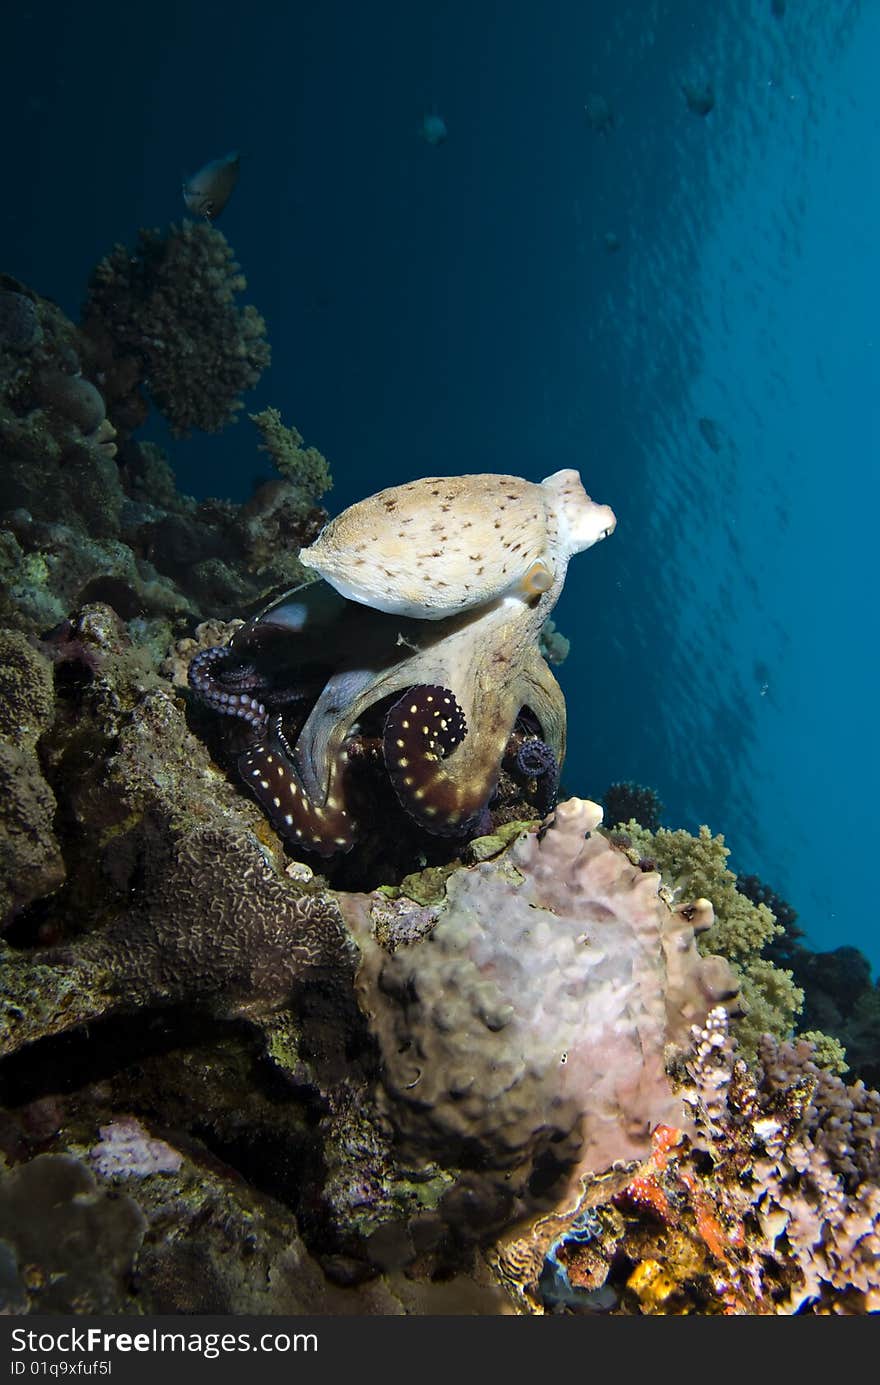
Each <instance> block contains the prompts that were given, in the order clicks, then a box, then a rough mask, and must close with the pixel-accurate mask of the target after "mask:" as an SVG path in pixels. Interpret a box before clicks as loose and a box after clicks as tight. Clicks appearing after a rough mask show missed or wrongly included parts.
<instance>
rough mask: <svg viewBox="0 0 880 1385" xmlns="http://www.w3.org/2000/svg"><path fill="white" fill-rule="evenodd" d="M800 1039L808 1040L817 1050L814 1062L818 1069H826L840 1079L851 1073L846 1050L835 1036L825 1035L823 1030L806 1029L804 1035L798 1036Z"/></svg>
mask: <svg viewBox="0 0 880 1385" xmlns="http://www.w3.org/2000/svg"><path fill="white" fill-rule="evenodd" d="M798 1038H799V1039H806V1040H807V1041H808V1042H809V1043H811V1044H812V1045H813V1048H814V1049H815V1052H814V1054H813V1062H814V1063H815V1064H816V1067H817V1068H825V1070H826V1071H827V1072H833V1073H835V1075H836V1076H838V1077H842V1076H843V1074H844V1073H845V1072H849V1063H848V1062H847V1061H846V1049H845V1048H844V1046H843V1044H842V1043H841V1042H840V1040H839V1039H835V1038H834V1036H833V1034H823V1033H822V1030H821V1029H805V1030H804V1032H803V1033H802V1034H799V1035H798Z"/></svg>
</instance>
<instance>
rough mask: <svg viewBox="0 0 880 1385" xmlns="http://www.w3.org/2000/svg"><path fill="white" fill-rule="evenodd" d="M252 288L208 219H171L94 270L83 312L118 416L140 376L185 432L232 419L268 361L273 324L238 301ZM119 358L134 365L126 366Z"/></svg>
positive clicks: (218, 426)
mask: <svg viewBox="0 0 880 1385" xmlns="http://www.w3.org/2000/svg"><path fill="white" fill-rule="evenodd" d="M245 287H246V280H245V278H244V275H243V274H242V273H241V271H240V268H239V266H238V264H237V263H236V261H235V259H234V257H233V253H232V250H231V248H230V246H229V243H228V241H227V240H226V237H225V236H224V235H223V234H222V232H220V231H218V230H216V229H215V228H214V227H213V226H209V225H208V224H207V223H204V222H197V223H193V222H188V221H185V222H183V224H182V225H180V226H175V225H172V226H171V227H169V229H168V231H167V233H166V234H165V235H164V236H163V235H162V234H161V233H160V232H158V231H141V233H140V243H139V245H138V247H137V250H136V251H135V253H134V254H131V252H130V251H129V250H128V249H127V248H126V247H125V246H122V245H118V246H116V248H115V249H114V250H112V251H111V253H110V254H109V255H108V256H106V258H105V259H103V260H102V261H101V262H100V264H99V265H98V266H97V268H96V269H95V270H94V272H93V274H92V278H91V282H90V285H89V296H88V299H87V301H86V304H85V307H84V310H83V330H84V331H85V332H86V334H87V335H88V336H89V337H91V339H92V340H93V341H94V343H95V345H96V348H97V350H98V354H99V357H102V358H103V364H104V365H105V367H106V372H107V380H108V390H109V391H110V394H111V396H112V399H111V412H112V405H113V400H115V399H118V398H122V399H126V398H127V397H128V396H129V395H130V394H131V393H132V391H133V389H134V386H135V384H136V383H137V380H138V379H139V378H140V379H142V380H143V383H144V385H145V387H146V389H147V392H148V393H149V395H150V398H151V399H152V401H153V403H154V404H155V405H156V408H157V409H158V410H159V411H160V413H163V414H164V415H165V417H166V418H167V419H168V422H169V424H170V425H171V429H172V432H173V433H175V434H176V435H178V436H180V435H182V434H186V433H188V432H189V431H190V429H192V428H201V429H203V430H204V431H205V432H207V433H216V432H219V430H220V429H221V428H224V427H225V426H226V424H227V423H230V422H232V420H233V419H235V417H236V416H237V414H238V412H239V410H240V409H241V408H242V407H243V403H242V399H241V395H242V393H243V392H244V391H245V390H248V389H251V388H252V387H253V386H254V385H255V384H256V383H257V380H258V379H259V378H260V375H261V374H262V372H263V371H264V370H265V369H266V367H267V366H268V364H269V359H270V352H269V345H268V342H267V341H266V324H265V322H264V321H263V319H262V317H261V316H260V314H259V313H258V312H257V310H256V308H254V307H252V306H251V305H250V304H246V305H245V306H244V307H240V306H239V305H238V304H237V302H236V298H237V296H238V294H239V293H241V292H242V290H243V289H244V288H245ZM120 357H121V358H123V360H125V361H129V362H131V363H132V368H131V369H129V370H128V371H123V370H122V369H121V365H120V359H119V358H120ZM138 363H139V364H138ZM121 421H122V420H121Z"/></svg>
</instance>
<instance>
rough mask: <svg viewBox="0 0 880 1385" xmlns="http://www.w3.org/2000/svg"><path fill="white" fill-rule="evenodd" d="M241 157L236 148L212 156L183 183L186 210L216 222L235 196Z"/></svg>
mask: <svg viewBox="0 0 880 1385" xmlns="http://www.w3.org/2000/svg"><path fill="white" fill-rule="evenodd" d="M240 163H241V159H240V157H239V155H238V152H237V151H236V150H233V152H232V153H231V154H226V155H225V157H224V158H222V159H212V160H211V162H210V163H207V164H205V165H204V166H203V167H202V168H200V169H199V171H198V173H194V174H193V175H192V177H191V178H187V179H186V180H185V182H184V184H183V200H184V202H185V203H186V209H187V211H189V212H192V213H193V215H194V216H203V217H205V218H206V219H207V220H208V221H214V220H215V219H216V218H217V217H218V216H219V215H220V213H221V212H222V210H223V208H224V207H225V206H226V203H227V202H228V201H229V199H230V197H231V196H232V190H233V188H234V187H235V185H236V183H237V182H238V170H239V165H240Z"/></svg>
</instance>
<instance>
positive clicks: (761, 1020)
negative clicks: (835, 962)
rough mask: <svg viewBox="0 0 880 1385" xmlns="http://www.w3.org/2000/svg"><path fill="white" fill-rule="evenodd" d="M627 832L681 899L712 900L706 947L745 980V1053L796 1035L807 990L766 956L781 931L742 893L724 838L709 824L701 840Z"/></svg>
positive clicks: (636, 828) (635, 829) (629, 827)
mask: <svg viewBox="0 0 880 1385" xmlns="http://www.w3.org/2000/svg"><path fill="white" fill-rule="evenodd" d="M623 834H624V838H625V840H626V841H627V842H628V843H629V845H630V850H631V851H632V852H633V853H634V855H635V856H636V857H638V858H642V859H647V860H649V861H651V862H653V863H654V864H656V867H657V869H658V870H659V871H660V874H661V875H662V877H663V880H664V883H665V884H666V885H667V886H668V887H669V888H670V889H671V890H672V891H673V894H674V895H675V896H676V897H678V896H681V897H682V898H685V899H694V898H696V897H698V896H704V897H705V898H706V899H709V900H711V901H712V905H713V907H714V909H715V922H714V924H713V926H712V928H711V930H710V931H709V932H708V933H707V934H706V936H705V938H704V939H703V941H702V944H701V945H702V946H705V947H706V948H708V949H711V950H712V951H713V952H718V953H720V954H721V955H722V956H723V957H727V958H728V959H729V960H730V961H731V962H732V963H733V965H734V967H735V968H736V970H737V973H738V975H739V976H740V978H741V981H742V998H743V1002H744V1009H745V1012H746V1013H745V1016H744V1018H743V1019H742V1020H741V1021H740V1024H739V1026H738V1029H737V1037H738V1038H739V1041H740V1043H741V1045H742V1046H743V1049H744V1050H745V1051H748V1052H754V1049H755V1045H756V1044H757V1041H758V1038H759V1036H760V1035H761V1034H763V1033H764V1032H765V1031H769V1032H771V1033H774V1034H776V1035H777V1036H779V1037H780V1038H784V1037H786V1036H787V1035H788V1034H790V1033H791V1028H792V1024H793V1022H794V1018H795V1016H796V1015H797V1014H798V1013H799V1012H800V1009H801V1006H802V1005H803V999H804V997H803V992H802V991H801V990H800V988H799V987H798V986H796V985H795V983H794V980H793V978H792V975H791V972H789V971H786V970H784V969H783V968H781V967H777V966H775V965H774V963H772V962H770V961H768V960H767V959H766V958H764V957H762V956H761V953H762V951H763V949H764V947H765V946H766V945H767V944H768V943H769V942H770V941H771V940H772V939H773V938H774V937H775V936H776V935H777V934H778V933H780V932H781V929H780V927H779V926H778V925H777V923H776V921H775V919H774V917H773V915H772V914H771V912H770V910H769V909H768V907H767V905H766V904H763V903H759V904H753V903H752V902H751V900H750V899H748V898H747V897H746V896H745V895H744V894H742V893H741V892H740V891H739V890H738V889H737V885H736V876H735V875H734V874H733V872H732V871H731V870H729V869H728V867H727V858H728V856H729V855H730V850H729V848H728V847H726V846H725V844H724V838H723V836H721V835H718V836H713V835H712V833H711V832H710V831H709V828H708V827H705V826H704V827H701V828H700V830H699V833H698V835H697V836H692V835H691V833H690V832H685V831H683V830H678V831H670V830H669V829H667V828H665V827H661V828H659V830H658V831H656V832H649V831H647V830H646V829H645V828H643V827H641V826H640V825H639V823H638V822H636V821H632V820H631V821H629V822H627V823H625V824H624V825H623Z"/></svg>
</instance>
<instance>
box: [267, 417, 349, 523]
mask: <svg viewBox="0 0 880 1385" xmlns="http://www.w3.org/2000/svg"><path fill="white" fill-rule="evenodd" d="M248 417H249V419H250V420H251V423H255V424H256V426H257V428H258V429H259V430H260V435H261V437H262V439H263V441H262V442H261V443H259V444H258V446H259V449H260V451H261V452H267V453H268V454H269V456H270V457H271V458H272V461H273V462H274V463H275V466H276V467H277V469H278V472H279V475H281V476H283V477H284V478H285V480H287V481H290V482H291V483H292V484H293V485H294V486H295V487H296V489H297V490H298V491H300V492H301V493H302V494H303V495H304V496H305V497H306V498H308V499H311V500H318V499H319V498H320V497H321V496H322V495H323V494H324V493H325V491H329V490H330V489H331V487H332V485H333V480H332V478H331V476H330V467H329V466H328V464H327V458H326V457H325V456H324V455H323V453H321V452H319V451H318V449H317V447H303V436H302V433H300V432H299V431H298V430H297V429H296V428H294V427H293V426H292V425H291V426H290V427H286V426H285V424H283V423H282V422H281V413H280V411H279V410H278V409H263V411H262V413H259V414H248Z"/></svg>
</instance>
